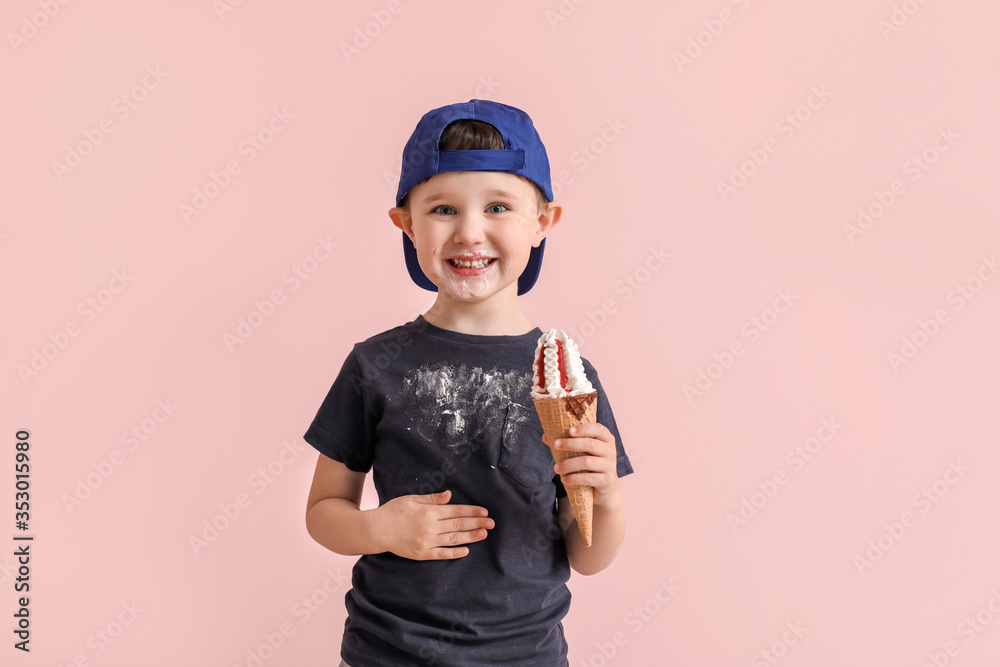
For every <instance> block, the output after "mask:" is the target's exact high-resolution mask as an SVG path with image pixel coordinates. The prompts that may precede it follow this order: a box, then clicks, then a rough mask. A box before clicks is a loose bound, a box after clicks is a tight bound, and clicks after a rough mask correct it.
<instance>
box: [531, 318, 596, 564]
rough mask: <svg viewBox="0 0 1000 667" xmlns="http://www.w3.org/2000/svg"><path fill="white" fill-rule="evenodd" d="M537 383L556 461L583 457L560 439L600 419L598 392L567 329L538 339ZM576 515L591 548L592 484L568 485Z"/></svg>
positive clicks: (534, 397) (534, 389) (537, 402)
mask: <svg viewBox="0 0 1000 667" xmlns="http://www.w3.org/2000/svg"><path fill="white" fill-rule="evenodd" d="M533 368H534V386H533V387H532V391H531V398H532V400H533V401H534V403H535V410H537V411H538V418H539V420H540V421H541V422H542V428H543V429H544V430H545V442H546V444H547V445H548V446H549V449H550V451H551V452H552V458H553V460H555V461H556V462H561V461H565V460H566V459H568V458H572V457H576V456H583V455H585V454H586V452H583V451H567V450H565V449H557V448H556V447H555V442H556V440H557V439H567V438H571V437H575V436H576V434H570V428H572V427H574V426H579V425H580V424H594V423H596V422H597V391H596V390H595V389H594V387H593V385H591V384H590V382H589V381H588V380H587V376H586V373H584V370H583V362H582V361H581V360H580V352H579V350H578V349H577V346H576V343H574V342H573V341H572V340H571V339H570V338H569V337H568V336H567V335H566V332H564V331H562V330H560V329H550V330H549V332H548V333H546V334H543V335H542V337H541V338H539V339H538V346H537V347H536V348H535V361H534V366H533ZM566 495H567V496H568V497H569V502H570V506H571V507H572V508H573V516H575V517H576V523H577V525H578V526H579V528H580V533H581V534H582V535H583V541H584V543H585V544H586V545H587V546H588V547H589V546H590V545H591V543H592V542H593V517H594V489H593V487H590V486H583V485H569V486H566Z"/></svg>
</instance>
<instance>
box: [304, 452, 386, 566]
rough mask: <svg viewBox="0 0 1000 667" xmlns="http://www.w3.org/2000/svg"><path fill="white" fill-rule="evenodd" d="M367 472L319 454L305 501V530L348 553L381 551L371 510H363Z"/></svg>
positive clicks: (328, 544) (336, 550)
mask: <svg viewBox="0 0 1000 667" xmlns="http://www.w3.org/2000/svg"><path fill="white" fill-rule="evenodd" d="M364 485H365V473H363V472H355V471H353V470H351V469H350V468H348V467H347V466H345V465H344V464H343V463H341V462H340V461H335V460H334V459H331V458H330V457H328V456H325V455H323V454H320V456H319V460H318V461H317V462H316V471H315V473H313V482H312V487H311V488H310V489H309V500H308V501H307V502H306V530H307V531H308V532H309V535H310V536H311V537H312V538H313V539H314V540H316V541H317V542H319V543H320V544H321V545H323V546H324V547H326V548H327V549H329V550H330V551H334V552H336V553H338V554H343V555H345V556H360V555H362V554H372V553H381V552H383V551H385V549H383V548H381V547H380V546H379V545H378V544H377V543H376V531H374V530H373V529H372V524H373V516H372V510H362V509H361V494H362V491H363V490H364Z"/></svg>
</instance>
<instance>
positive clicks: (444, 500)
mask: <svg viewBox="0 0 1000 667" xmlns="http://www.w3.org/2000/svg"><path fill="white" fill-rule="evenodd" d="M431 498H433V499H434V502H435V503H436V504H438V505H446V504H448V501H449V500H451V491H450V490H448V489H445V490H444V491H441V492H440V493H432V494H431Z"/></svg>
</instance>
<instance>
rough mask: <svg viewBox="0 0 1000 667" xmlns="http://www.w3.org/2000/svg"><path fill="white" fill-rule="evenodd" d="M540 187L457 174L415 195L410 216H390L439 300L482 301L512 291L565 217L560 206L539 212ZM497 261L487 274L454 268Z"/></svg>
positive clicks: (400, 212) (401, 211)
mask: <svg viewBox="0 0 1000 667" xmlns="http://www.w3.org/2000/svg"><path fill="white" fill-rule="evenodd" d="M537 199H538V197H537V191H536V190H535V187H534V186H533V185H532V184H531V183H529V182H527V181H525V180H524V179H521V178H519V177H517V176H514V175H513V174H505V173H502V172H490V171H453V172H445V173H443V174H438V175H436V176H433V177H432V178H430V179H428V180H427V181H424V182H423V183H420V184H419V185H417V186H415V187H414V188H413V189H412V190H410V192H409V194H408V195H407V197H406V200H407V203H408V209H409V210H408V211H407V209H405V208H402V207H396V208H393V209H391V210H390V211H389V217H390V218H392V221H393V224H395V225H396V226H397V227H399V228H400V229H402V230H403V231H404V232H406V235H407V236H409V237H410V240H412V241H413V245H414V247H415V248H416V251H417V260H418V261H419V263H420V268H421V269H422V270H423V272H424V275H426V276H427V277H428V278H429V279H430V281H431V282H432V283H434V284H435V285H436V286H437V288H438V293H439V295H442V296H445V295H447V296H451V297H454V298H455V299H458V300H461V301H481V300H484V299H487V298H489V297H491V296H493V295H495V294H498V293H501V292H504V291H505V290H508V289H509V290H511V291H512V296H514V297H516V296H517V279H518V276H520V275H521V272H522V271H524V267H525V266H527V264H528V256H529V255H530V253H531V249H532V248H533V247H537V246H538V245H539V244H540V243H541V242H542V239H544V238H545V236H546V234H548V232H549V230H550V229H551V228H552V227H553V226H554V225H555V224H556V223H557V222H558V220H559V217H560V215H561V213H562V205H561V204H560V203H559V202H548V204H547V205H546V206H545V207H544V208H543V209H541V210H539V208H538V201H537ZM456 257H458V258H462V257H465V258H467V259H472V258H477V257H488V258H492V259H491V260H490V261H489V263H488V264H487V265H486V266H485V267H483V268H478V267H472V268H463V267H460V266H456V265H455V264H453V263H452V262H451V261H450V260H452V259H453V258H456Z"/></svg>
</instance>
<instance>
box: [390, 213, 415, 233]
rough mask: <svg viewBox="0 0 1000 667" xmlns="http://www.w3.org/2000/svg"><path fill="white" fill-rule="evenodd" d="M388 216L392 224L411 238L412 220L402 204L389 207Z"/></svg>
mask: <svg viewBox="0 0 1000 667" xmlns="http://www.w3.org/2000/svg"><path fill="white" fill-rule="evenodd" d="M389 217H390V218H391V219H392V224H394V225H396V226H397V227H399V228H400V229H402V230H403V231H404V232H406V235H407V236H409V237H410V240H411V241H412V240H413V221H412V220H411V219H410V214H409V212H408V211H407V210H406V209H405V208H403V207H402V206H394V207H392V208H390V209H389Z"/></svg>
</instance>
